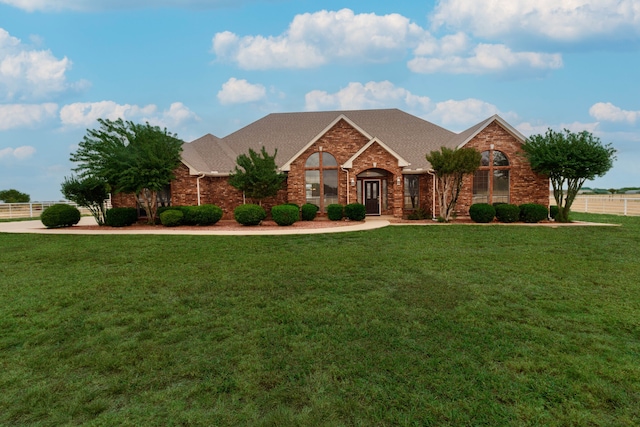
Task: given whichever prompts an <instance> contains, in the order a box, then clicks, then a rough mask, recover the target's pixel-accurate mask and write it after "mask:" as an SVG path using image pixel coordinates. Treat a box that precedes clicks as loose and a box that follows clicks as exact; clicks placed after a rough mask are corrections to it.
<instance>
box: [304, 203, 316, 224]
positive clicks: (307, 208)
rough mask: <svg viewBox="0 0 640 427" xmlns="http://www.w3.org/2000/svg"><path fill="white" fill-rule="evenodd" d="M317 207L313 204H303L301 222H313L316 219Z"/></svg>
mask: <svg viewBox="0 0 640 427" xmlns="http://www.w3.org/2000/svg"><path fill="white" fill-rule="evenodd" d="M318 209H320V208H319V207H317V206H316V205H314V204H313V203H305V204H304V205H302V208H301V210H302V220H303V221H313V220H314V219H316V214H317V213H318Z"/></svg>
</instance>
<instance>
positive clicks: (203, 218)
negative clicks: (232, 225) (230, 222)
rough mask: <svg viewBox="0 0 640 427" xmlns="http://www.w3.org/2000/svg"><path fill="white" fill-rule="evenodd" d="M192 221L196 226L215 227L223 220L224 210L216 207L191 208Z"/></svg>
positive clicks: (201, 206)
mask: <svg viewBox="0 0 640 427" xmlns="http://www.w3.org/2000/svg"><path fill="white" fill-rule="evenodd" d="M190 208H191V209H189V212H190V214H191V220H192V221H193V222H195V224H196V225H213V224H215V223H216V222H218V221H220V218H222V209H221V208H220V207H218V206H216V205H200V206H191V207H190Z"/></svg>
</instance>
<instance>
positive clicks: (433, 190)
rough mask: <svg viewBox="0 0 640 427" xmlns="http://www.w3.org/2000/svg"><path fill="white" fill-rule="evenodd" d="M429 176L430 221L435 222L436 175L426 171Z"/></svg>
mask: <svg viewBox="0 0 640 427" xmlns="http://www.w3.org/2000/svg"><path fill="white" fill-rule="evenodd" d="M427 173H428V174H429V175H431V184H432V185H431V186H432V188H431V219H432V220H433V221H435V220H436V174H435V172H432V171H427Z"/></svg>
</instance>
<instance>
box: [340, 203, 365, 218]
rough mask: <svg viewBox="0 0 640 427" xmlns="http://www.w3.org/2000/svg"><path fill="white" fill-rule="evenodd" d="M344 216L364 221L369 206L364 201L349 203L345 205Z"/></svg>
mask: <svg viewBox="0 0 640 427" xmlns="http://www.w3.org/2000/svg"><path fill="white" fill-rule="evenodd" d="M344 216H346V217H347V218H349V219H350V220H351V221H362V220H364V219H365V218H366V216H367V208H365V206H364V205H363V204H362V203H349V204H348V205H346V206H345V207H344Z"/></svg>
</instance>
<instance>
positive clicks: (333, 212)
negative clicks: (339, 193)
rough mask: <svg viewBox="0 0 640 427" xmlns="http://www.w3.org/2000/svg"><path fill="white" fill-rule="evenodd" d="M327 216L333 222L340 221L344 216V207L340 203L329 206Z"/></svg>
mask: <svg viewBox="0 0 640 427" xmlns="http://www.w3.org/2000/svg"><path fill="white" fill-rule="evenodd" d="M327 216H328V217H329V219H330V220H331V221H340V220H341V219H342V217H343V216H344V207H343V206H342V205H341V204H339V203H332V204H330V205H329V206H327Z"/></svg>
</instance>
